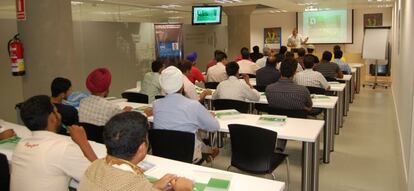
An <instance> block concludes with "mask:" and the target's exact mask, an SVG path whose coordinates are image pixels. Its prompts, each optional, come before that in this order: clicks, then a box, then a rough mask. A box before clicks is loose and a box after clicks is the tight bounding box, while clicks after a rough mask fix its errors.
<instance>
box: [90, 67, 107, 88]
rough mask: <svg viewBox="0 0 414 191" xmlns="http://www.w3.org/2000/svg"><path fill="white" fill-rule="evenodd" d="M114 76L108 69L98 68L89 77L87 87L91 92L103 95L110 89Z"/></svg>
mask: <svg viewBox="0 0 414 191" xmlns="http://www.w3.org/2000/svg"><path fill="white" fill-rule="evenodd" d="M111 79H112V75H111V72H109V70H108V69H106V68H97V69H95V70H94V71H93V72H91V73H90V74H89V75H88V78H87V79H86V87H87V88H88V90H89V91H90V92H93V93H102V92H104V91H106V90H108V89H109V86H110V85H111Z"/></svg>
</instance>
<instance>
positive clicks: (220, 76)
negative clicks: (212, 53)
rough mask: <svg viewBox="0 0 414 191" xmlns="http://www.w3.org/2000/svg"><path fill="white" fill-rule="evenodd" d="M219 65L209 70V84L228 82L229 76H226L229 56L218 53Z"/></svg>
mask: <svg viewBox="0 0 414 191" xmlns="http://www.w3.org/2000/svg"><path fill="white" fill-rule="evenodd" d="M216 61H217V64H215V65H214V66H211V67H210V68H209V69H208V70H207V82H221V81H224V80H227V78H228V76H227V74H226V64H227V55H226V53H224V52H221V51H220V52H217V53H216Z"/></svg>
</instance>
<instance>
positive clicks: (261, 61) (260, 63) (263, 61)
mask: <svg viewBox="0 0 414 191" xmlns="http://www.w3.org/2000/svg"><path fill="white" fill-rule="evenodd" d="M267 58H268V56H263V58H260V59H258V60H256V64H257V66H258V67H259V68H263V67H265V66H266V62H267Z"/></svg>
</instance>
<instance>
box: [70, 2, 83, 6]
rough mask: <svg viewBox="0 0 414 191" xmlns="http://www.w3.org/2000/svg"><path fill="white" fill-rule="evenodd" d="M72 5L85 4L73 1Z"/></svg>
mask: <svg viewBox="0 0 414 191" xmlns="http://www.w3.org/2000/svg"><path fill="white" fill-rule="evenodd" d="M70 3H71V4H72V5H82V4H83V2H79V1H72V2H70Z"/></svg>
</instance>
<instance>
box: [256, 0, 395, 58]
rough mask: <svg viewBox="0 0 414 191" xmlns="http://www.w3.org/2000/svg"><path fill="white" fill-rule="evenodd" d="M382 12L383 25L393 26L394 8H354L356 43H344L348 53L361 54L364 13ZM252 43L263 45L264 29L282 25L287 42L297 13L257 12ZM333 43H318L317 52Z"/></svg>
mask: <svg viewBox="0 0 414 191" xmlns="http://www.w3.org/2000/svg"><path fill="white" fill-rule="evenodd" d="M367 13H382V14H383V25H384V26H391V24H392V8H383V9H355V10H354V43H353V44H346V45H342V48H343V49H344V51H345V52H346V53H351V54H352V53H356V54H360V53H361V52H362V40H363V34H364V27H363V22H364V14H367ZM250 22H251V25H250V30H251V45H252V46H254V45H258V46H259V47H263V29H264V28H269V27H282V44H283V45H286V44H287V38H288V37H289V35H290V34H291V33H292V29H293V28H294V27H295V26H296V13H275V14H272V13H263V12H260V13H259V12H255V13H253V14H252V16H251V17H250ZM332 47H333V45H316V52H322V51H324V50H332Z"/></svg>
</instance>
